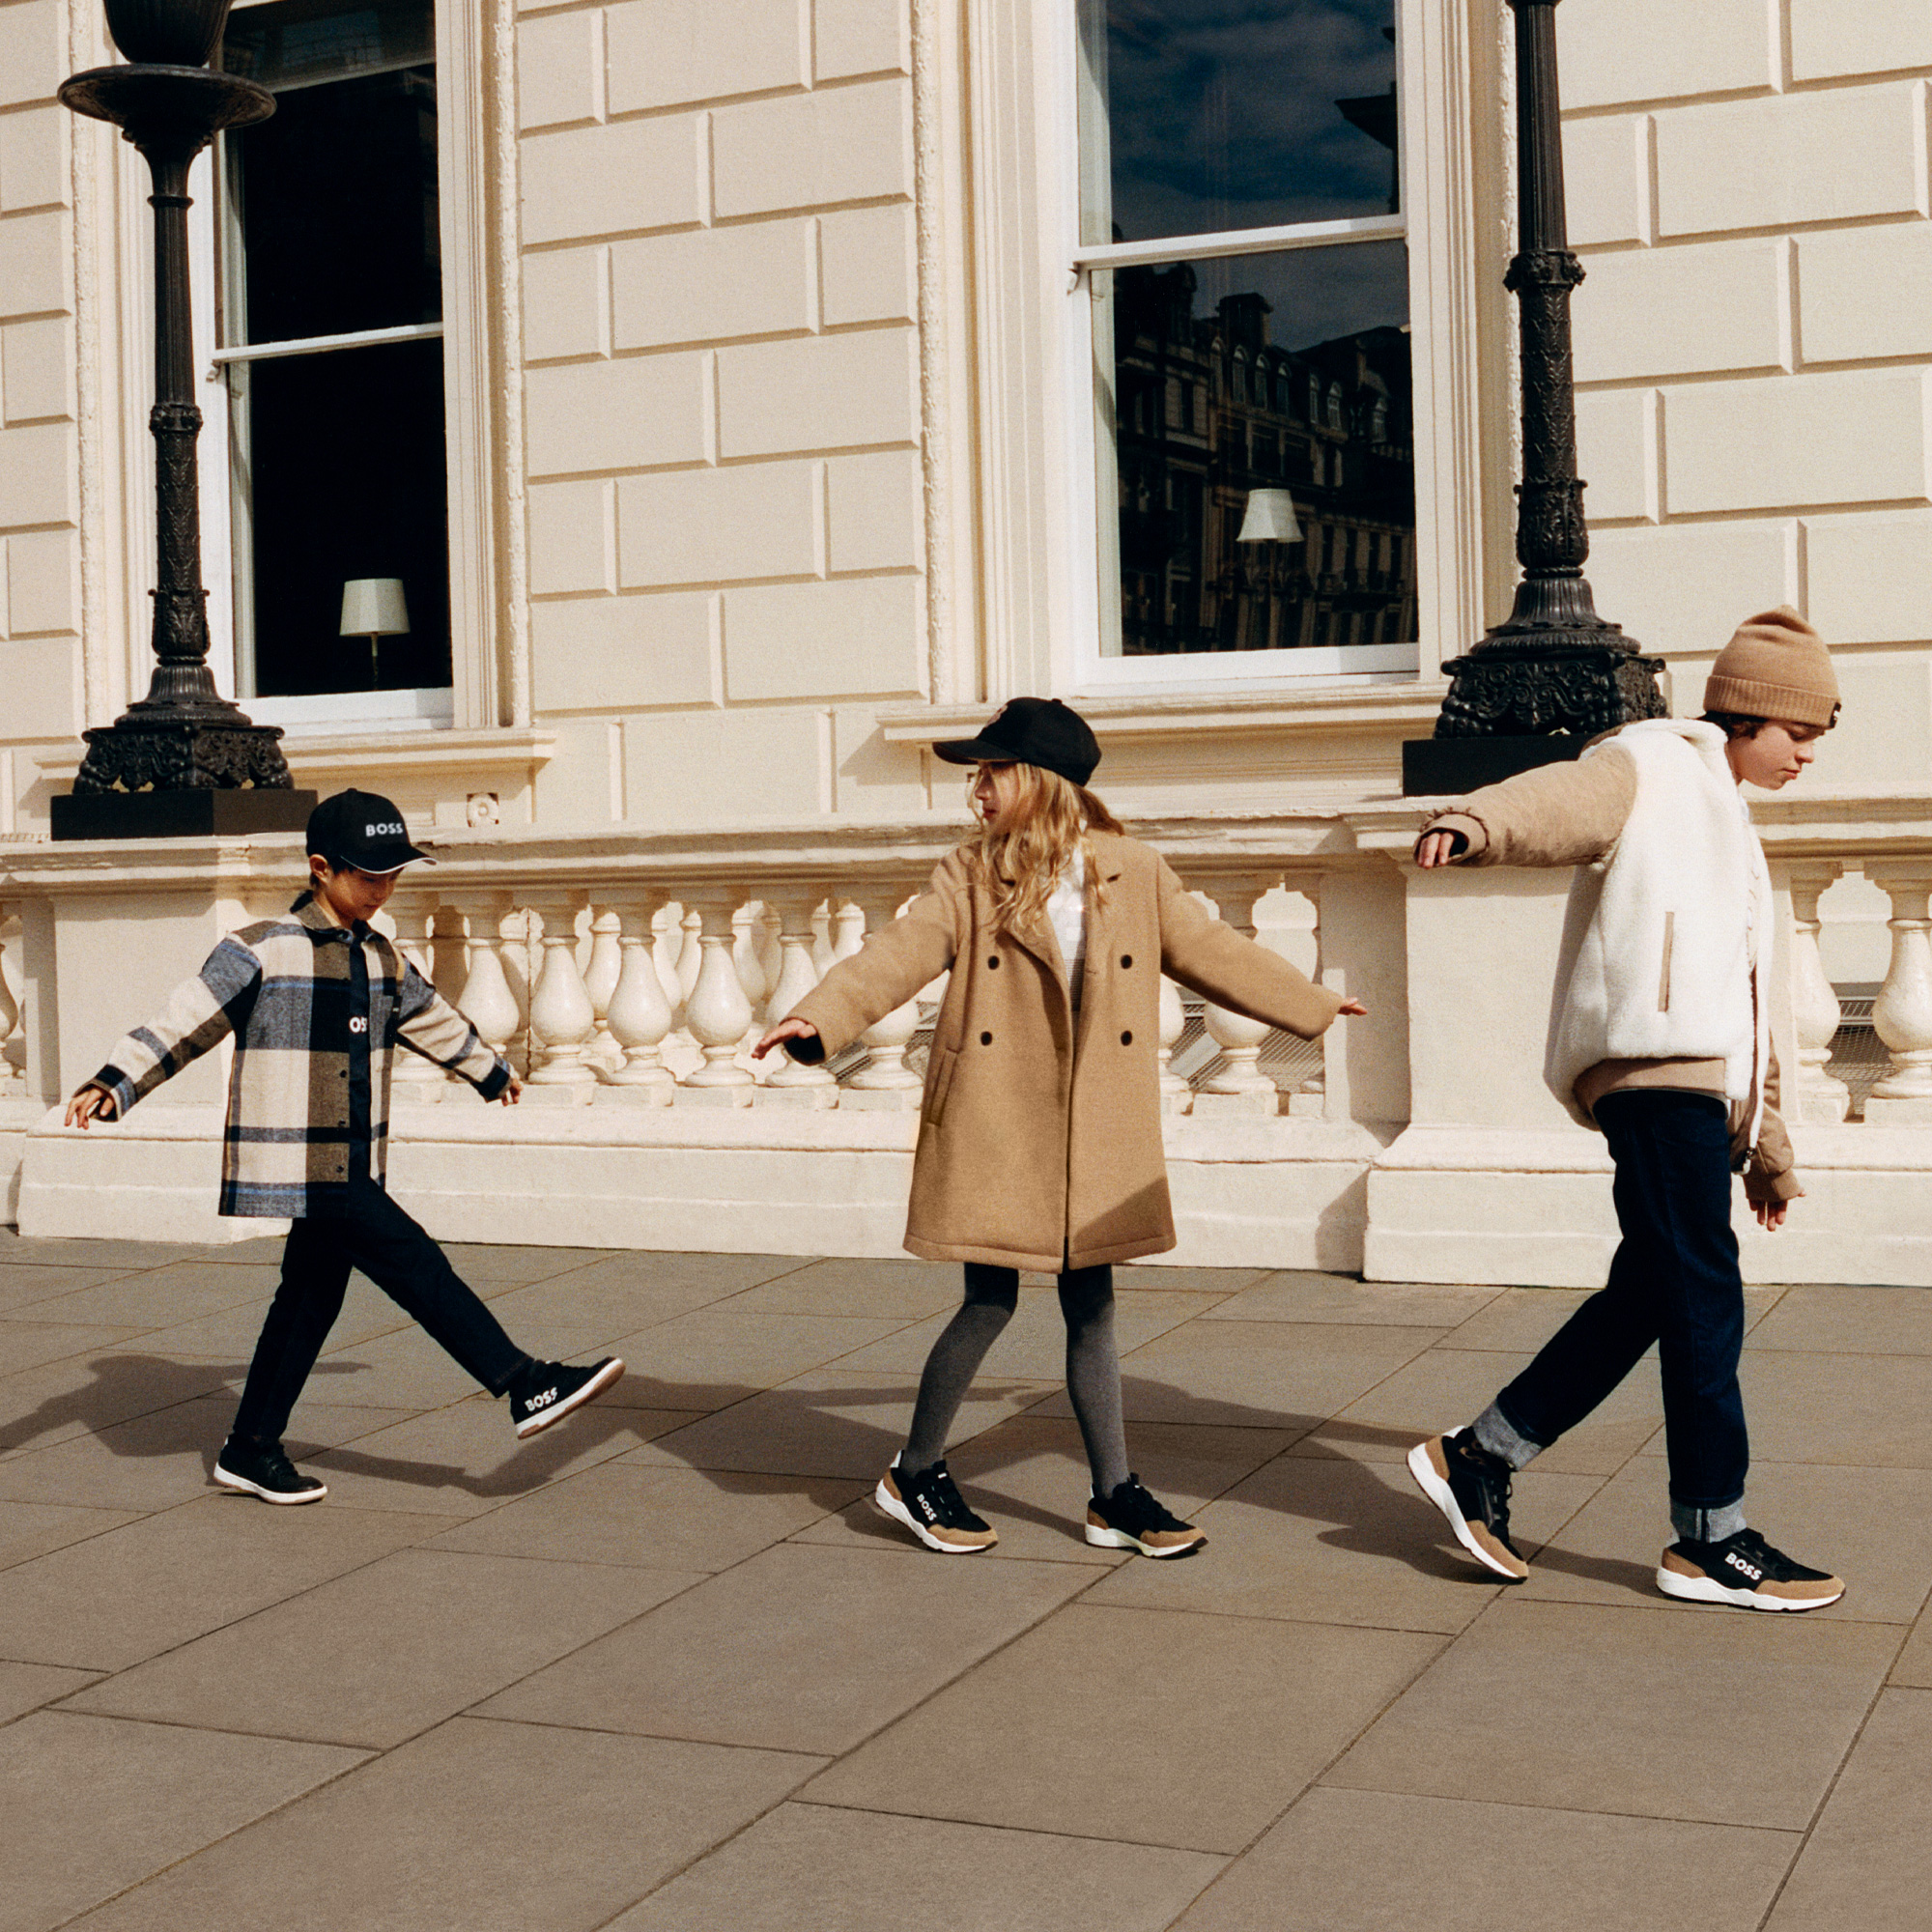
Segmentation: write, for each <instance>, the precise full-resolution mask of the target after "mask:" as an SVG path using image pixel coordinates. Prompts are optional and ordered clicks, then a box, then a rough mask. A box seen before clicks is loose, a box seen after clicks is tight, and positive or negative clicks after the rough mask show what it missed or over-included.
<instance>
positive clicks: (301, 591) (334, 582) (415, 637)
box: [238, 338, 450, 697]
mask: <svg viewBox="0 0 1932 1932" xmlns="http://www.w3.org/2000/svg"><path fill="white" fill-rule="evenodd" d="M242 381H243V383H244V384H245V388H246V396H245V404H244V407H245V410H246V414H247V419H248V423H249V427H250V439H249V440H250V442H251V444H252V455H251V458H250V468H251V469H252V474H249V475H246V476H244V477H243V478H241V479H238V480H241V481H242V482H244V484H252V489H251V490H249V491H248V492H247V512H248V514H249V515H250V516H251V517H252V521H253V542H252V546H251V551H252V562H253V575H254V597H255V605H254V609H255V625H254V633H255V690H254V695H255V696H262V697H287V696H302V695H305V694H308V693H312V692H324V691H371V690H381V691H412V690H420V689H428V688H435V687H439V686H443V685H447V684H448V683H449V677H450V667H449V546H448V521H447V520H448V508H447V502H446V485H445V481H444V471H443V442H442V435H443V423H442V344H441V343H440V342H439V341H437V340H435V339H433V338H432V339H431V340H429V341H424V342H396V343H385V344H384V345H383V346H381V347H379V348H374V349H353V350H337V351H333V352H331V353H328V354H325V355H290V356H286V357H280V358H276V359H273V360H270V361H263V362H256V363H253V364H250V365H248V366H247V370H246V374H245V376H244V377H243V378H242ZM363 577H398V578H401V579H402V582H403V595H404V599H405V602H406V603H407V605H408V607H409V620H410V629H409V633H408V635H407V636H404V637H393V638H384V639H382V641H381V643H380V645H379V646H378V647H377V652H376V654H375V655H374V659H373V661H372V653H371V650H370V645H369V639H367V638H345V637H342V636H340V635H339V633H338V629H337V627H338V625H339V623H340V620H341V615H342V586H343V584H344V583H345V582H349V581H351V580H353V579H355V578H363Z"/></svg>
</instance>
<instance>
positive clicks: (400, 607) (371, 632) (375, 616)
mask: <svg viewBox="0 0 1932 1932" xmlns="http://www.w3.org/2000/svg"><path fill="white" fill-rule="evenodd" d="M338 628H339V629H340V630H341V633H342V635H343V636H344V637H345V638H399V637H402V636H404V635H406V634H407V632H408V631H409V628H410V610H409V606H408V605H407V604H406V603H405V602H404V601H403V580H402V579H401V578H400V577H354V578H351V579H350V580H349V582H347V583H345V584H344V585H343V586H342V622H341V624H340V626H339V627H338Z"/></svg>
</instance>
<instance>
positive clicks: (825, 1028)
mask: <svg viewBox="0 0 1932 1932" xmlns="http://www.w3.org/2000/svg"><path fill="white" fill-rule="evenodd" d="M965 891H966V888H965V880H964V876H963V861H961V859H960V858H959V855H958V854H957V853H954V854H953V855H952V857H951V858H949V859H947V860H946V861H945V862H944V863H943V864H942V865H941V866H940V867H939V868H938V870H937V871H935V872H934V873H933V875H932V881H931V884H930V885H929V886H928V887H927V888H926V890H925V892H924V893H923V894H922V895H920V896H919V897H918V898H916V899H915V900H914V901H913V902H912V904H911V905H910V906H909V907H907V909H906V911H905V912H904V914H903V915H902V916H901V917H900V918H898V919H895V920H894V921H893V922H892V923H890V924H888V925H884V926H881V927H880V928H879V930H878V931H877V932H868V933H867V935H866V943H865V945H864V946H863V947H861V948H860V950H859V951H858V952H855V953H854V954H853V955H852V956H851V958H849V959H841V960H840V961H839V962H838V965H836V966H834V967H833V968H832V970H831V971H830V972H829V973H827V974H826V976H825V978H824V979H822V980H820V981H819V982H818V984H817V985H816V986H814V987H813V988H812V989H811V991H810V992H809V993H808V994H807V995H806V996H805V998H804V999H802V1000H801V1001H800V1002H799V1003H798V1005H797V1006H796V1007H795V1008H794V1009H792V1011H791V1013H790V1015H789V1016H788V1021H789V1022H797V1023H798V1024H796V1025H793V1024H786V1025H784V1026H781V1027H774V1028H773V1029H772V1031H771V1032H770V1033H769V1034H767V1035H766V1036H765V1037H764V1038H763V1039H761V1040H760V1041H759V1042H758V1045H757V1051H758V1052H759V1053H760V1054H762V1053H764V1052H765V1051H766V1050H767V1049H768V1048H769V1047H770V1046H771V1045H772V1044H773V1042H774V1041H775V1040H776V1039H778V1038H780V1037H782V1038H783V1039H784V1042H785V1050H786V1051H787V1052H788V1053H790V1054H791V1056H792V1057H793V1058H794V1059H795V1060H803V1061H805V1062H807V1063H808V1064H813V1065H815V1064H816V1063H817V1062H819V1061H821V1060H824V1059H827V1058H828V1057H829V1056H831V1055H832V1054H835V1053H838V1052H841V1051H842V1050H843V1049H844V1048H845V1047H847V1046H849V1045H851V1043H852V1042H853V1041H854V1040H855V1039H857V1038H858V1037H859V1036H860V1035H861V1034H862V1033H864V1032H865V1031H866V1029H867V1027H868V1026H870V1025H872V1024H873V1022H874V1021H876V1020H882V1019H884V1018H885V1016H886V1015H887V1014H888V1013H889V1012H892V1011H893V1010H894V1009H895V1008H898V1007H902V1006H904V1005H905V1003H906V1002H907V1001H908V1000H909V999H911V998H912V996H913V995H914V994H915V993H917V992H918V991H919V989H920V988H921V987H922V986H924V985H927V984H929V983H930V982H931V981H932V980H936V979H938V977H939V976H940V974H942V973H944V972H945V971H946V970H947V969H948V968H949V967H950V966H951V965H952V961H953V958H954V956H955V955H956V954H957V952H958V951H959V935H958V925H957V922H958V918H959V911H958V908H959V907H961V906H963V905H964V903H965Z"/></svg>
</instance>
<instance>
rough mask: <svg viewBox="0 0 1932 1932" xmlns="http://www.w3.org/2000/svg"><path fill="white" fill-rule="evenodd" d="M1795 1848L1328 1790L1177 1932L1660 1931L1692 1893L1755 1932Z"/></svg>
mask: <svg viewBox="0 0 1932 1932" xmlns="http://www.w3.org/2000/svg"><path fill="white" fill-rule="evenodd" d="M1797 1846H1798V1839H1797V1837H1796V1835H1795V1834H1794V1833H1788V1832H1766V1831H1749V1830H1745V1829H1742V1828H1740V1827H1737V1826H1725V1825H1687V1824H1681V1823H1678V1822H1676V1821H1675V1820H1670V1819H1662V1818H1619V1817H1608V1816H1605V1815H1603V1814H1601V1813H1592V1812H1587V1811H1558V1810H1552V1809H1548V1808H1535V1807H1531V1806H1527V1805H1514V1804H1484V1803H1479V1802H1475V1801H1472V1800H1457V1799H1446V1798H1415V1797H1409V1796H1406V1795H1403V1794H1401V1793H1396V1792H1386V1791H1336V1790H1329V1789H1318V1790H1314V1791H1311V1792H1309V1793H1308V1795H1307V1796H1306V1797H1305V1798H1303V1799H1302V1800H1301V1801H1300V1803H1299V1804H1296V1805H1295V1807H1294V1808H1293V1810H1292V1811H1291V1812H1290V1813H1289V1814H1288V1816H1287V1817H1285V1818H1284V1819H1283V1820H1282V1821H1281V1823H1280V1824H1278V1825H1276V1826H1275V1827H1274V1828H1273V1830H1272V1831H1270V1832H1269V1833H1267V1835H1266V1836H1265V1837H1264V1838H1263V1839H1262V1841H1261V1842H1260V1843H1259V1844H1258V1845H1256V1846H1255V1847H1254V1849H1253V1850H1252V1851H1250V1852H1249V1853H1248V1855H1247V1857H1246V1858H1244V1859H1243V1860H1241V1861H1240V1862H1239V1864H1237V1865H1236V1866H1234V1867H1233V1868H1232V1869H1231V1870H1230V1871H1229V1873H1228V1875H1227V1876H1226V1877H1225V1878H1223V1879H1221V1880H1220V1882H1219V1883H1218V1884H1216V1885H1215V1886H1213V1887H1212V1888H1211V1889H1209V1890H1208V1892H1207V1893H1206V1894H1205V1895H1204V1896H1203V1897H1202V1899H1201V1900H1200V1902H1199V1903H1198V1904H1197V1905H1195V1907H1194V1908H1193V1910H1192V1911H1190V1912H1186V1913H1183V1914H1182V1915H1181V1917H1180V1918H1179V1919H1178V1920H1177V1921H1176V1932H1494V1928H1495V1927H1497V1926H1502V1925H1507V1926H1509V1927H1511V1928H1512V1932H1657V1928H1658V1927H1660V1926H1663V1925H1674V1924H1681V1923H1683V1922H1684V1921H1685V1919H1686V1918H1687V1917H1689V1916H1690V1915H1688V1914H1687V1912H1686V1907H1685V1901H1686V1899H1688V1898H1694V1899H1695V1900H1697V1906H1696V1910H1695V1914H1694V1916H1695V1918H1696V1919H1697V1920H1698V1922H1699V1923H1701V1924H1704V1925H1707V1926H1709V1927H1710V1928H1711V1932H1756V1927H1757V1925H1758V1923H1759V1921H1760V1920H1761V1919H1762V1918H1763V1917H1764V1912H1765V1908H1766V1907H1767V1906H1768V1905H1769V1904H1770V1902H1771V1899H1772V1897H1773V1895H1774V1894H1775V1893H1776V1889H1777V1885H1778V1881H1779V1880H1780V1879H1781V1878H1782V1877H1783V1876H1784V1873H1785V1870H1786V1868H1787V1867H1788V1865H1789V1864H1790V1862H1791V1859H1792V1855H1793V1853H1794V1852H1795V1851H1796V1850H1797ZM1814 1922H1816V1923H1828V1922H1832V1921H1830V1920H1819V1921H1814ZM1847 1922H1850V1921H1847ZM1872 1922H1874V1923H1876V1922H1879V1921H1872Z"/></svg>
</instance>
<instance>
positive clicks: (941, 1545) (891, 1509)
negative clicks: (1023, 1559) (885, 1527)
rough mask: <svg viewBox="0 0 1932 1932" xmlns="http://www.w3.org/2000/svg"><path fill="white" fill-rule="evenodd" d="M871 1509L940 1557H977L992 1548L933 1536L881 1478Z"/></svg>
mask: <svg viewBox="0 0 1932 1932" xmlns="http://www.w3.org/2000/svg"><path fill="white" fill-rule="evenodd" d="M872 1507H873V1508H874V1509H875V1510H877V1511H878V1513H879V1514H880V1515H881V1516H889V1517H891V1518H892V1520H894V1521H895V1522H897V1523H903V1524H904V1525H905V1527H906V1528H907V1529H909V1530H911V1531H912V1533H913V1534H914V1535H915V1536H916V1537H918V1538H919V1540H920V1541H921V1542H922V1543H923V1544H924V1545H925V1547H926V1548H928V1549H936V1550H938V1552H939V1553H940V1555H942V1556H977V1555H978V1554H979V1553H980V1550H982V1549H990V1548H992V1547H993V1545H992V1544H991V1543H948V1542H946V1541H945V1540H944V1539H943V1538H941V1537H939V1536H937V1535H935V1534H934V1533H933V1531H931V1530H929V1529H928V1528H927V1527H926V1526H925V1524H924V1523H923V1522H921V1521H920V1520H919V1519H918V1518H917V1517H916V1516H914V1515H913V1513H912V1511H911V1510H909V1509H907V1508H906V1506H905V1504H904V1503H903V1502H902V1501H901V1500H900V1499H899V1498H898V1497H897V1496H895V1495H894V1494H893V1492H892V1491H891V1490H889V1489H887V1487H886V1483H885V1478H884V1477H883V1476H882V1477H881V1478H880V1479H879V1483H878V1486H877V1488H875V1489H874V1490H873V1492H872ZM997 1540H998V1539H997V1538H995V1539H994V1541H997Z"/></svg>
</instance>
